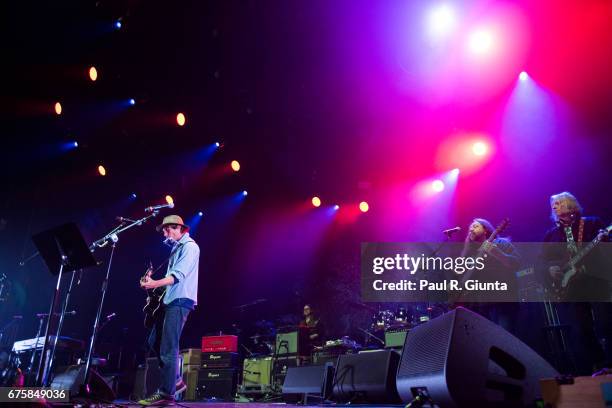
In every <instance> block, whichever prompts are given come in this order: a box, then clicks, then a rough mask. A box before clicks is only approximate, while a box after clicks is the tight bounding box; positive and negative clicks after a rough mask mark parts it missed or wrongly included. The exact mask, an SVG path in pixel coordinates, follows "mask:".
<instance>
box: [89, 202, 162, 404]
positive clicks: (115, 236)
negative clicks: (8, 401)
mask: <svg viewBox="0 0 612 408" xmlns="http://www.w3.org/2000/svg"><path fill="white" fill-rule="evenodd" d="M157 214H159V210H153V211H152V212H151V214H149V215H147V216H146V217H143V218H141V219H139V220H135V221H133V222H131V223H129V224H127V225H126V224H125V223H123V222H122V223H121V224H120V225H119V226H117V227H115V228H113V230H112V231H110V232H109V233H108V234H106V235H104V236H103V237H102V238H100V239H98V240H97V241H95V242H93V243H92V244H91V246H90V249H91V251H94V250H95V249H96V248H103V247H105V246H106V245H108V244H109V243H110V242H112V244H111V253H110V255H109V259H108V266H107V268H106V276H105V277H104V281H103V282H102V289H101V292H102V294H101V296H100V303H99V305H98V312H97V313H96V319H95V320H94V325H93V330H92V333H91V338H90V341H89V350H88V351H87V360H86V362H85V374H84V376H83V384H82V386H81V389H80V392H79V394H81V395H82V396H88V395H89V394H90V392H91V388H90V387H89V381H90V369H91V359H92V356H93V353H94V346H95V343H96V338H97V336H98V331H99V326H100V316H101V315H102V307H103V306H104V298H105V297H106V290H107V288H108V278H109V276H110V271H111V265H112V263H113V255H114V254H115V248H116V246H117V242H118V241H119V234H121V233H122V232H124V231H126V230H128V229H130V228H132V227H135V226H141V225H142V224H144V223H145V222H147V221H148V220H149V219H151V218H153V217H156V216H157Z"/></svg>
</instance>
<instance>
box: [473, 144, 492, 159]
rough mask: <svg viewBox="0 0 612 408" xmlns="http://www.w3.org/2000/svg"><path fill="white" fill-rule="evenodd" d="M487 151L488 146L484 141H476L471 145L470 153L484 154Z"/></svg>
mask: <svg viewBox="0 0 612 408" xmlns="http://www.w3.org/2000/svg"><path fill="white" fill-rule="evenodd" d="M488 151H489V146H487V144H486V143H485V142H481V141H478V142H475V143H474V144H473V145H472V153H474V154H475V155H476V156H484V155H485V154H487V152H488Z"/></svg>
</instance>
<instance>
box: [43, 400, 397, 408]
mask: <svg viewBox="0 0 612 408" xmlns="http://www.w3.org/2000/svg"><path fill="white" fill-rule="evenodd" d="M74 404H75V403H74V402H73V403H70V404H52V406H53V407H57V408H60V407H62V408H63V407H74V406H75V405H74ZM247 405H248V408H271V407H282V406H285V407H294V406H302V407H303V406H304V405H303V404H287V403H284V402H214V401H213V402H193V401H189V402H185V401H177V402H175V403H174V404H173V405H167V406H174V407H188V408H199V407H215V408H245V407H246V406H247ZM330 405H333V406H349V407H358V408H383V407H390V408H391V407H404V406H405V405H403V404H400V405H388V404H387V405H386V404H376V405H371V404H329V403H328V404H315V403H312V404H310V403H309V404H308V405H307V406H330ZM96 406H97V407H130V408H136V407H140V406H141V405H138V404H137V403H135V402H133V401H126V400H117V401H115V402H114V403H113V404H96Z"/></svg>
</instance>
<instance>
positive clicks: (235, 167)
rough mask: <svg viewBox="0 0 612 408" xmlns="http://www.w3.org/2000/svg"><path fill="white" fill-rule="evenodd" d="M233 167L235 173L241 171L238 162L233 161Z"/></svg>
mask: <svg viewBox="0 0 612 408" xmlns="http://www.w3.org/2000/svg"><path fill="white" fill-rule="evenodd" d="M231 166H232V170H234V171H239V170H240V163H238V160H232V163H231Z"/></svg>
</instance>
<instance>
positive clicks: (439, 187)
mask: <svg viewBox="0 0 612 408" xmlns="http://www.w3.org/2000/svg"><path fill="white" fill-rule="evenodd" d="M431 189H432V190H433V191H434V192H435V193H439V192H441V191H443V190H444V182H443V181H442V180H434V181H432V183H431Z"/></svg>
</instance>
